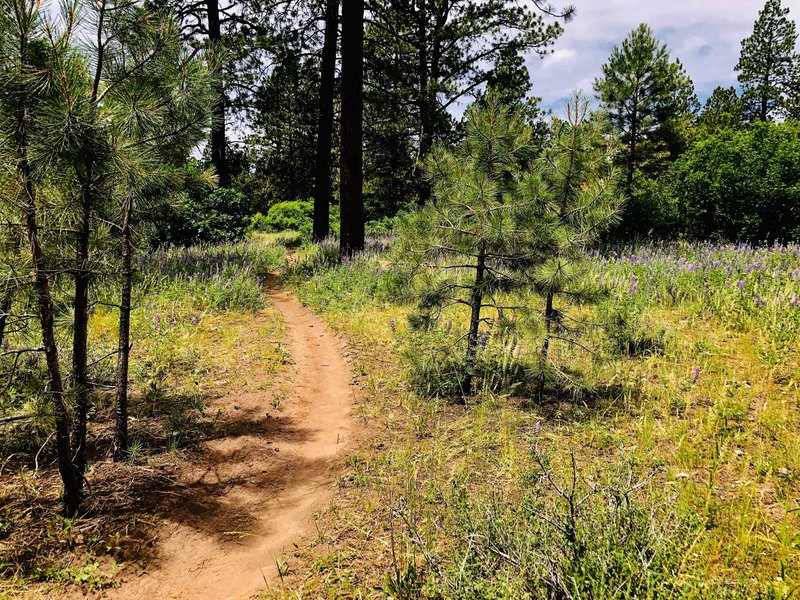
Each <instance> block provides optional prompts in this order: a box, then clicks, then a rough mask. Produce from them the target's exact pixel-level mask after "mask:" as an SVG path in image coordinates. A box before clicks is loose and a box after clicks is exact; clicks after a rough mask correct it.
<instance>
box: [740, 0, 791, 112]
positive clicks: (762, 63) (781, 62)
mask: <svg viewBox="0 0 800 600" xmlns="http://www.w3.org/2000/svg"><path fill="white" fill-rule="evenodd" d="M788 14H789V8H788V7H785V8H784V7H783V6H782V5H781V0H767V2H766V4H765V5H764V8H763V9H762V10H761V11H760V12H759V13H758V19H757V20H756V22H755V25H754V27H753V33H752V35H750V36H749V37H747V38H745V39H744V40H742V50H741V54H740V55H739V62H738V63H737V65H736V69H735V70H736V71H737V72H738V73H739V83H740V84H741V85H742V92H743V94H742V95H743V98H742V100H743V102H744V109H745V112H746V114H747V115H748V117H749V119H750V120H758V121H766V120H768V119H771V118H774V117H782V116H786V114H787V112H788V107H789V104H790V103H791V101H792V96H793V93H792V88H793V85H794V83H795V78H796V77H797V76H798V71H799V70H800V57H799V56H798V54H797V53H796V52H795V44H796V42H797V28H796V26H795V23H794V21H792V20H791V19H789V18H788Z"/></svg>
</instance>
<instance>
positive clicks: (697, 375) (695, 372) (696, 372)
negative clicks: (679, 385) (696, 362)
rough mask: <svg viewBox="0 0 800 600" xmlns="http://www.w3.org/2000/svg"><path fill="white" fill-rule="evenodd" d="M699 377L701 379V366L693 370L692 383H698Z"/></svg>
mask: <svg viewBox="0 0 800 600" xmlns="http://www.w3.org/2000/svg"><path fill="white" fill-rule="evenodd" d="M698 379H700V367H695V368H694V370H693V371H692V383H697V380H698Z"/></svg>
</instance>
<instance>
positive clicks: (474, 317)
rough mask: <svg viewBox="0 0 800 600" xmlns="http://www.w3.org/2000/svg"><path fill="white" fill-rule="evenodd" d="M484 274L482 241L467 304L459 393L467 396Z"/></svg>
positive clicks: (479, 320)
mask: <svg viewBox="0 0 800 600" xmlns="http://www.w3.org/2000/svg"><path fill="white" fill-rule="evenodd" d="M485 276H486V246H485V244H484V243H483V242H481V243H480V244H479V245H478V256H477V261H476V264H475V281H474V282H473V285H472V294H471V295H470V300H469V306H470V315H469V330H468V332H467V357H466V361H465V364H466V367H467V372H466V374H465V376H464V380H463V383H462V384H461V393H462V394H463V395H464V396H467V395H469V394H471V393H472V377H473V375H474V370H475V355H476V354H477V352H478V328H479V327H480V324H481V309H482V308H483V284H484V278H485Z"/></svg>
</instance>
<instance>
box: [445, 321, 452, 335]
mask: <svg viewBox="0 0 800 600" xmlns="http://www.w3.org/2000/svg"><path fill="white" fill-rule="evenodd" d="M452 328H453V321H452V320H449V321H447V325H445V330H446V331H447V333H450V330H451V329H452Z"/></svg>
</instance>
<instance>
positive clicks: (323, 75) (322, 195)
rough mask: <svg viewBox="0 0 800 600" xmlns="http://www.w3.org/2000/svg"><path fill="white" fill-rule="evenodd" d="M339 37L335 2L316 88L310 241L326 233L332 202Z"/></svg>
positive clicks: (331, 0)
mask: <svg viewBox="0 0 800 600" xmlns="http://www.w3.org/2000/svg"><path fill="white" fill-rule="evenodd" d="M338 38H339V0H328V1H327V3H326V5H325V41H324V43H323V45H322V65H321V67H320V87H319V125H318V127H317V154H316V161H315V167H314V171H315V173H314V239H315V240H321V239H323V238H326V237H328V234H329V233H330V206H331V200H332V199H333V187H332V183H331V150H332V149H333V98H334V84H335V82H336V41H337V40H338Z"/></svg>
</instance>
